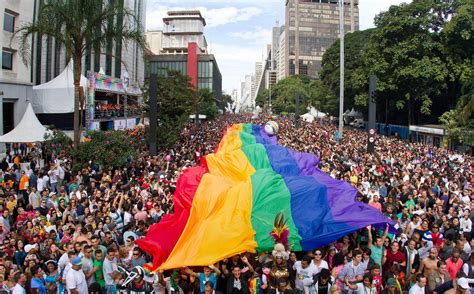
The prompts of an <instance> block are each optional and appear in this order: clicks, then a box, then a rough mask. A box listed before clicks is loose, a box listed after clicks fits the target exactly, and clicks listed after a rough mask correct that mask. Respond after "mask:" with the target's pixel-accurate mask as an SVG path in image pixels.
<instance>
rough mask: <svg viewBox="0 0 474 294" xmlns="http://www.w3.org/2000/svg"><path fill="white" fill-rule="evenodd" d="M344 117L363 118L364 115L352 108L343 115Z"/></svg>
mask: <svg viewBox="0 0 474 294" xmlns="http://www.w3.org/2000/svg"><path fill="white" fill-rule="evenodd" d="M344 116H349V117H364V115H363V114H362V112H359V111H355V110H354V108H352V110H351V111H350V112H349V113H347V114H344Z"/></svg>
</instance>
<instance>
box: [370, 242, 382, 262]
mask: <svg viewBox="0 0 474 294" xmlns="http://www.w3.org/2000/svg"><path fill="white" fill-rule="evenodd" d="M370 251H371V253H370V257H372V259H373V260H374V262H375V263H376V264H378V265H379V266H380V267H382V255H383V246H380V247H377V246H375V245H374V244H372V245H371V246H370Z"/></svg>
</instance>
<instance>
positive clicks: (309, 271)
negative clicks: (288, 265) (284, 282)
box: [293, 261, 316, 293]
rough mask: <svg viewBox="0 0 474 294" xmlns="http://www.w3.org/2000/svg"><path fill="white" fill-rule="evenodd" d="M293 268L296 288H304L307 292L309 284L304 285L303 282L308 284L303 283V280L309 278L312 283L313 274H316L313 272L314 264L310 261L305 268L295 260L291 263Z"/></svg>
mask: <svg viewBox="0 0 474 294" xmlns="http://www.w3.org/2000/svg"><path fill="white" fill-rule="evenodd" d="M293 269H294V270H295V271H296V288H298V290H303V289H304V290H305V293H309V287H308V286H309V285H308V286H305V285H304V284H308V283H307V282H306V283H305V282H304V280H305V279H310V284H312V282H313V275H315V274H316V273H315V271H316V266H315V265H314V264H313V262H312V261H311V263H310V264H309V265H308V266H307V267H306V268H303V267H302V266H301V261H297V262H295V264H294V265H293Z"/></svg>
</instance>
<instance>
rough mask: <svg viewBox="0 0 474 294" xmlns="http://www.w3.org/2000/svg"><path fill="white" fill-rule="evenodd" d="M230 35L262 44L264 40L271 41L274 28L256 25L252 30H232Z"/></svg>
mask: <svg viewBox="0 0 474 294" xmlns="http://www.w3.org/2000/svg"><path fill="white" fill-rule="evenodd" d="M229 35H230V36H231V37H235V38H238V39H241V40H244V41H252V42H258V44H262V42H267V43H269V42H271V39H272V30H271V28H268V29H266V28H263V27H254V28H253V29H252V30H251V31H239V32H232V33H230V34H229Z"/></svg>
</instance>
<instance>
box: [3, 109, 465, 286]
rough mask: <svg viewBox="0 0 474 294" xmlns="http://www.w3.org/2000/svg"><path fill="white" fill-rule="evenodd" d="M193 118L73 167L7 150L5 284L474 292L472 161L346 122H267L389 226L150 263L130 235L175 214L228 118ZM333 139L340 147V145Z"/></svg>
mask: <svg viewBox="0 0 474 294" xmlns="http://www.w3.org/2000/svg"><path fill="white" fill-rule="evenodd" d="M269 119H270V117H262V118H259V119H252V118H251V117H250V116H246V115H235V114H234V115H225V116H221V117H220V118H218V119H216V120H213V121H208V122H204V123H202V124H199V125H194V124H189V125H187V126H186V128H185V129H184V130H183V132H182V134H181V136H180V139H179V140H178V142H176V144H175V145H174V146H173V148H172V149H170V150H161V152H159V154H158V156H150V155H149V154H148V153H147V151H146V149H143V150H140V156H139V157H138V158H132V159H131V160H130V162H129V163H128V164H127V165H126V166H122V167H119V168H116V169H114V170H103V169H101V167H100V166H98V165H97V164H95V163H94V162H90V163H89V165H88V167H87V168H84V169H82V170H80V171H77V172H73V171H72V161H73V159H72V158H70V157H69V156H68V154H65V153H60V154H52V155H51V156H48V158H45V162H46V163H45V164H44V165H42V164H41V160H40V159H39V157H40V154H41V153H40V152H38V150H37V148H35V147H34V146H16V147H15V148H11V149H9V151H8V152H7V156H6V157H5V158H4V159H3V161H2V165H1V169H2V171H0V184H1V187H0V212H1V215H0V293H15V294H16V293H40V294H44V293H61V294H63V293H81V294H82V293H168V294H175V293H176V294H188V293H206V294H215V293H216V294H217V293H222V294H249V293H252V294H261V293H268V294H274V293H275V294H283V293H285V294H291V293H304V294H316V293H367V294H369V293H373V294H375V293H377V294H380V293H405V292H409V293H414V294H417V293H467V292H469V291H471V292H472V291H473V290H472V289H471V288H472V286H473V285H474V284H472V282H474V280H473V279H474V270H473V266H474V254H473V252H472V246H473V245H474V243H471V240H472V234H473V229H472V222H473V221H474V211H473V210H472V209H474V202H473V200H472V179H473V168H472V164H473V160H472V157H470V156H468V155H465V154H457V153H455V152H453V151H449V150H445V149H442V148H436V147H431V146H426V145H423V144H418V143H409V142H406V141H401V140H398V139H396V138H389V137H383V136H378V137H377V141H376V150H375V152H374V153H373V154H368V153H366V150H365V148H366V142H367V135H366V134H365V133H363V132H362V131H360V130H354V129H346V130H344V136H343V138H342V139H341V140H339V138H337V136H335V135H334V134H335V133H336V126H335V125H333V124H332V123H331V122H330V121H328V120H319V121H315V122H313V123H306V122H300V123H299V126H298V127H297V126H296V125H295V122H294V120H292V119H288V118H272V119H274V120H276V121H277V122H278V124H279V133H278V134H277V136H278V139H279V142H280V144H282V145H283V146H285V147H288V148H292V149H295V150H298V151H302V152H308V153H314V154H316V155H317V156H318V158H319V159H320V161H319V167H320V168H321V169H322V170H323V171H324V172H326V173H327V174H329V175H330V176H331V177H333V178H336V179H341V180H345V181H348V182H350V183H351V184H352V185H353V186H354V187H355V188H356V189H358V191H359V193H358V195H357V200H359V201H362V202H365V203H367V204H368V205H370V206H372V207H374V208H376V209H377V210H379V211H381V213H383V214H384V215H385V216H386V217H387V218H390V219H392V220H393V221H394V223H395V226H396V228H397V229H398V231H399V233H398V234H391V233H390V234H389V233H388V230H385V231H384V230H378V229H374V228H372V227H370V226H369V227H367V228H363V229H361V230H359V231H357V232H354V233H352V234H350V235H348V236H345V237H344V238H342V239H340V240H337V241H335V242H334V243H331V244H327V246H324V247H322V248H315V249H314V250H313V251H311V252H281V251H276V252H259V253H242V254H240V255H237V256H233V257H229V258H228V259H225V260H222V261H220V262H218V263H216V264H214V265H209V266H207V267H203V268H181V269H176V270H173V271H165V272H161V271H157V272H151V271H150V270H149V262H150V261H151V258H152V257H151V256H148V255H147V254H146V253H144V252H142V251H141V250H140V248H138V247H137V246H135V244H134V242H135V240H137V239H138V238H141V237H143V236H144V235H145V234H146V232H147V228H148V227H149V226H150V225H152V224H153V223H157V222H159V221H160V219H161V218H162V216H163V215H165V214H169V213H173V201H172V200H173V192H174V189H175V185H176V181H177V179H178V177H179V175H180V174H181V173H182V172H183V171H184V170H185V169H186V168H188V167H190V166H194V165H196V164H199V161H200V159H201V157H202V156H205V155H206V154H208V153H211V152H213V150H214V149H215V147H216V145H217V144H218V143H219V140H220V139H221V137H222V135H223V134H224V131H225V129H226V128H227V127H229V126H230V125H232V124H234V123H241V122H252V123H257V124H264V123H265V122H266V121H268V120H269ZM337 141H339V143H337Z"/></svg>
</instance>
